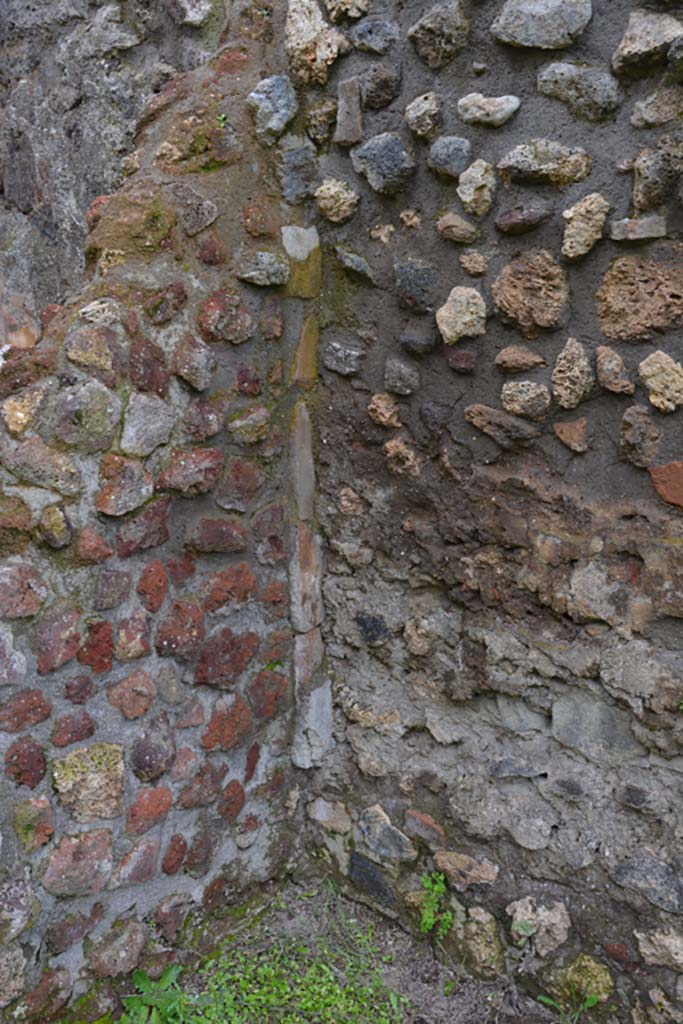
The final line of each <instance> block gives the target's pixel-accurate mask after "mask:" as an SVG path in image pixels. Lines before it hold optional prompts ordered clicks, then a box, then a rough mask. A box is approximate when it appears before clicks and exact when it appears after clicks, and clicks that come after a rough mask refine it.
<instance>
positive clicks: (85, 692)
mask: <svg viewBox="0 0 683 1024" xmlns="http://www.w3.org/2000/svg"><path fill="white" fill-rule="evenodd" d="M94 692H95V684H94V683H93V681H92V679H91V678H90V676H73V678H71V679H67V681H66V682H65V683H64V696H65V697H66V699H67V700H68V701H71V703H72V704H85V703H86V701H87V700H89V699H90V697H92V695H93V693H94Z"/></svg>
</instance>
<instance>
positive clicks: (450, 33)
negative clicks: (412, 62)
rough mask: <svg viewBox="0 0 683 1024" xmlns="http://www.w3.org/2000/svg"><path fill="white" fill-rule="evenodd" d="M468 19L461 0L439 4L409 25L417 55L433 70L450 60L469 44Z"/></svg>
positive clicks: (410, 36) (409, 35) (409, 32)
mask: <svg viewBox="0 0 683 1024" xmlns="http://www.w3.org/2000/svg"><path fill="white" fill-rule="evenodd" d="M469 29H470V26H469V22H468V20H467V18H466V17H465V15H464V13H463V10H462V6H461V4H460V0H450V2H448V3H443V4H436V5H435V6H434V7H432V8H431V10H429V11H428V12H427V13H426V14H425V15H424V16H423V17H422V18H420V20H419V21H416V22H415V24H414V25H411V27H410V28H409V29H408V38H409V39H410V41H411V43H412V44H413V46H414V47H415V50H416V51H417V53H418V55H419V56H420V57H421V58H422V60H423V61H424V62H425V64H427V65H428V66H429V67H430V68H431V69H432V70H433V71H436V70H438V68H441V67H443V66H444V64H447V63H448V61H449V60H451V58H452V57H454V56H455V55H456V53H460V51H461V50H462V49H464V47H465V45H466V44H467V37H468V35H469Z"/></svg>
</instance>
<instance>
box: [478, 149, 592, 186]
mask: <svg viewBox="0 0 683 1024" xmlns="http://www.w3.org/2000/svg"><path fill="white" fill-rule="evenodd" d="M591 165H592V160H591V157H590V156H589V155H588V153H586V151H585V150H583V149H581V148H579V147H574V148H571V147H569V146H563V145H562V144H561V143H560V142H554V141H553V140H551V139H533V140H532V141H531V142H523V143H521V144H520V145H519V146H515V148H514V149H511V150H510V152H509V153H507V154H506V155H505V156H504V157H503V159H502V160H501V161H500V162H499V164H498V170H499V171H500V173H501V174H502V176H503V178H504V179H507V180H509V181H521V182H530V183H532V184H539V185H541V184H543V185H555V187H556V188H561V187H562V186H563V185H571V184H572V183H574V182H577V181H583V179H584V178H586V177H588V175H589V174H590V169H591Z"/></svg>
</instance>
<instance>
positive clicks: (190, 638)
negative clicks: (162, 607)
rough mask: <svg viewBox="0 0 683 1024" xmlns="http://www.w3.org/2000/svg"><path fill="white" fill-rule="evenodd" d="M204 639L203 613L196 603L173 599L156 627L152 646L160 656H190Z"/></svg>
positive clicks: (185, 657) (184, 657)
mask: <svg viewBox="0 0 683 1024" xmlns="http://www.w3.org/2000/svg"><path fill="white" fill-rule="evenodd" d="M203 639H204V614H203V612H202V610H201V608H199V607H198V606H197V605H196V604H191V603H190V602H189V601H174V602H173V604H172V605H171V607H170V609H169V611H168V613H167V615H166V617H165V618H164V619H163V620H162V621H161V622H160V624H159V628H158V629H157V634H156V639H155V641H154V647H155V649H156V652H157V654H159V655H160V656H161V657H162V658H183V659H187V658H192V657H193V656H194V655H195V654H196V653H197V651H198V650H199V646H200V644H201V642H202V640H203Z"/></svg>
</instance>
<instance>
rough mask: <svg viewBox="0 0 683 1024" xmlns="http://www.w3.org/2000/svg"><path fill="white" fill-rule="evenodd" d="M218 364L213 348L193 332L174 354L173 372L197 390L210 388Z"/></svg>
mask: <svg viewBox="0 0 683 1024" xmlns="http://www.w3.org/2000/svg"><path fill="white" fill-rule="evenodd" d="M216 366H217V363H216V358H215V356H214V354H213V352H212V351H211V349H210V348H209V347H208V346H207V345H205V344H204V342H203V341H201V340H200V339H199V338H195V337H194V335H192V334H186V335H185V337H184V338H183V339H182V341H181V342H180V343H179V345H178V346H177V348H176V350H175V352H174V355H173V372H174V373H175V374H177V375H178V377H182V379H183V380H185V381H187V383H188V384H190V385H191V386H192V387H193V388H194V389H195V390H196V391H205V390H206V388H208V386H209V384H210V383H211V380H212V378H213V375H214V373H215V370H216Z"/></svg>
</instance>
